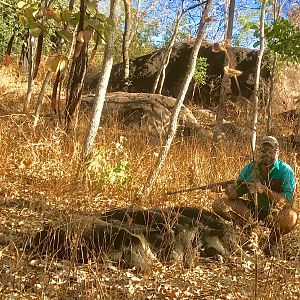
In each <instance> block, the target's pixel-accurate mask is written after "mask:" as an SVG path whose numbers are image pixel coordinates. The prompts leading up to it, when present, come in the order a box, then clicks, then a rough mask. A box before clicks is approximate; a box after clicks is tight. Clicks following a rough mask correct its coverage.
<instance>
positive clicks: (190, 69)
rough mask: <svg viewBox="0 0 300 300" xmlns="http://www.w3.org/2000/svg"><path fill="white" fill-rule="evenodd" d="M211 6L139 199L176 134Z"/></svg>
mask: <svg viewBox="0 0 300 300" xmlns="http://www.w3.org/2000/svg"><path fill="white" fill-rule="evenodd" d="M211 4H212V0H207V2H206V5H205V8H204V10H203V12H202V17H201V21H200V24H199V27H198V32H197V36H196V39H195V44H194V47H193V50H192V53H191V56H190V61H189V65H188V70H187V73H186V75H185V78H184V80H183V82H182V85H181V88H180V91H179V94H178V97H177V102H176V104H175V106H174V108H173V112H172V115H171V118H170V123H169V128H168V134H167V136H166V140H165V142H164V145H163V147H162V149H161V151H160V153H159V156H158V158H157V161H156V163H155V166H154V168H153V171H152V173H151V174H150V175H149V177H148V179H147V182H146V185H145V186H144V188H143V190H142V191H141V195H140V196H141V197H142V198H144V197H147V196H148V195H149V194H150V192H151V190H152V187H153V184H154V182H155V180H156V178H157V177H158V175H159V173H160V171H161V169H162V167H163V165H164V163H165V160H166V157H167V155H168V152H169V150H170V147H171V143H172V141H173V139H174V136H175V134H176V129H177V121H178V117H179V113H180V109H181V107H182V105H183V101H184V98H185V95H186V92H187V90H188V87H189V85H190V82H191V80H192V78H193V75H194V72H195V68H196V61H197V57H198V52H199V49H200V46H201V43H202V40H203V37H204V34H205V27H206V26H205V25H206V20H207V17H208V12H209V10H210V7H211Z"/></svg>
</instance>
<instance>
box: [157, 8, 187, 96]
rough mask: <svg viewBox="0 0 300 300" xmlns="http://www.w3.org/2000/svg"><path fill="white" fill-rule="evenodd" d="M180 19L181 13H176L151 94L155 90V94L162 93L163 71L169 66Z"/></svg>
mask: <svg viewBox="0 0 300 300" xmlns="http://www.w3.org/2000/svg"><path fill="white" fill-rule="evenodd" d="M182 17H183V11H182V10H180V11H178V14H177V19H176V22H175V27H174V32H173V35H172V38H171V41H170V43H169V45H168V47H167V49H166V50H165V52H164V56H163V60H162V64H161V66H160V68H159V70H158V72H157V74H156V76H155V80H154V85H153V89H152V93H153V94H154V93H156V90H157V89H158V92H157V93H158V94H161V91H162V88H163V85H164V81H165V71H166V68H167V66H168V64H169V60H170V56H171V54H172V50H173V46H174V44H175V40H176V36H177V34H178V31H179V26H180V21H181V19H182ZM158 85H159V86H158Z"/></svg>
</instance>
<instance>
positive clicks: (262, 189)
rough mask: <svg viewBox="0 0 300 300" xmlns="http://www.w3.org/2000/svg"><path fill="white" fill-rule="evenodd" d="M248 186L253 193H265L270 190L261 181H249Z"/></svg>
mask: <svg viewBox="0 0 300 300" xmlns="http://www.w3.org/2000/svg"><path fill="white" fill-rule="evenodd" d="M247 187H248V189H249V192H250V193H251V194H254V193H259V194H265V193H267V191H268V188H267V187H266V186H265V185H263V184H262V183H261V182H259V181H251V182H247Z"/></svg>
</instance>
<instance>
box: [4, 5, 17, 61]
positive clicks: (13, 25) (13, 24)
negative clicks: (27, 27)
mask: <svg viewBox="0 0 300 300" xmlns="http://www.w3.org/2000/svg"><path fill="white" fill-rule="evenodd" d="M6 2H7V3H8V4H4V3H1V2H0V56H1V57H3V56H4V53H5V51H6V48H7V44H8V41H9V39H10V37H11V36H12V34H13V32H16V34H17V35H19V34H21V33H22V31H21V29H20V26H19V24H18V15H17V13H16V9H15V5H16V4H17V0H10V1H6ZM6 2H5V3H6ZM19 48H20V43H19V44H17V43H14V49H17V50H19Z"/></svg>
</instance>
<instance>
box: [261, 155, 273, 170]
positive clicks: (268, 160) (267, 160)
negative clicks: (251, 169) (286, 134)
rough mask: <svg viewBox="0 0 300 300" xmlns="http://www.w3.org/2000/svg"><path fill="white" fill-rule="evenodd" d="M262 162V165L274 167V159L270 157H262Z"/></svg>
mask: <svg viewBox="0 0 300 300" xmlns="http://www.w3.org/2000/svg"><path fill="white" fill-rule="evenodd" d="M260 162H261V164H262V165H264V166H266V167H268V166H271V165H273V163H274V159H273V158H270V157H267V156H263V157H261V159H260Z"/></svg>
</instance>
